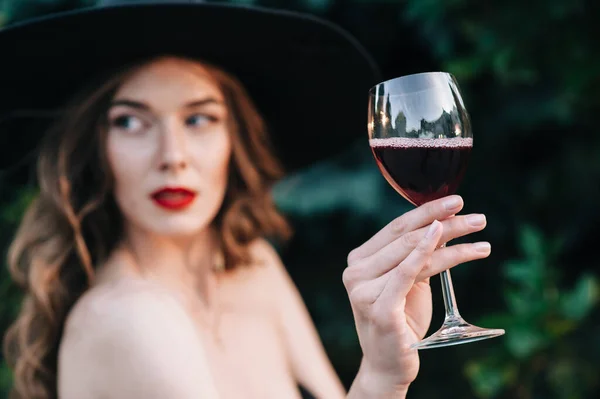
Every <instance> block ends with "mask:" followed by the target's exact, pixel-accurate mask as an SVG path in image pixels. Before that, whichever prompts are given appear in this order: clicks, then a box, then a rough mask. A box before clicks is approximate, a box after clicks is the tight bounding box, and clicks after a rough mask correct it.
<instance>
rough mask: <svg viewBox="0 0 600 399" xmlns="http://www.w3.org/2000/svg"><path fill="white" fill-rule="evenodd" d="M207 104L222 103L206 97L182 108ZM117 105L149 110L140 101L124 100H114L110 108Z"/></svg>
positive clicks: (146, 105)
mask: <svg viewBox="0 0 600 399" xmlns="http://www.w3.org/2000/svg"><path fill="white" fill-rule="evenodd" d="M209 104H218V105H223V101H221V100H219V99H217V98H215V97H207V98H203V99H200V100H194V101H190V102H188V103H186V104H185V105H184V107H185V108H193V107H200V106H204V105H209ZM118 105H125V106H128V107H131V108H137V109H141V110H145V111H148V110H150V107H149V106H148V104H145V103H143V102H140V101H135V100H129V99H126V98H123V99H119V100H115V101H113V102H111V103H110V106H111V107H115V106H118Z"/></svg>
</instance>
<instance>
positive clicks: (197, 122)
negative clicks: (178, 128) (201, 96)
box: [185, 114, 218, 127]
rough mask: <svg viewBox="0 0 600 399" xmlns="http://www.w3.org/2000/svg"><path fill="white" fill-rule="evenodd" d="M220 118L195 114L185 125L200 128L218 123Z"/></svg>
mask: <svg viewBox="0 0 600 399" xmlns="http://www.w3.org/2000/svg"><path fill="white" fill-rule="evenodd" d="M217 121H218V118H217V117H215V116H211V115H205V114H195V115H192V116H190V117H188V118H187V119H186V120H185V124H186V125H188V126H192V127H200V126H205V125H209V124H211V123H214V122H217Z"/></svg>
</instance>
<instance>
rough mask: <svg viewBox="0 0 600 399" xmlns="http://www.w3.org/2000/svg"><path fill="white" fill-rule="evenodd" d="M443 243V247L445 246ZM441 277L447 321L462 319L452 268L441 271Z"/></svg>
mask: <svg viewBox="0 0 600 399" xmlns="http://www.w3.org/2000/svg"><path fill="white" fill-rule="evenodd" d="M445 246H446V244H443V245H442V246H441V248H443V247H445ZM440 279H441V283H442V295H443V297H444V306H445V308H446V319H445V322H446V323H448V322H450V323H451V322H453V321H457V320H460V319H461V316H460V313H459V312H458V306H457V305H456V297H455V296H454V288H453V287H452V277H450V270H445V271H443V272H442V273H440Z"/></svg>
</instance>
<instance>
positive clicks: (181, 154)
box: [158, 124, 188, 172]
mask: <svg viewBox="0 0 600 399" xmlns="http://www.w3.org/2000/svg"><path fill="white" fill-rule="evenodd" d="M160 136H161V139H160V149H159V160H158V168H159V170H160V171H164V172H166V171H178V170H184V169H186V168H187V167H188V159H187V151H186V145H185V134H184V132H183V131H181V129H179V128H178V127H177V126H176V125H175V124H170V125H164V126H163V128H162V131H161V135H160Z"/></svg>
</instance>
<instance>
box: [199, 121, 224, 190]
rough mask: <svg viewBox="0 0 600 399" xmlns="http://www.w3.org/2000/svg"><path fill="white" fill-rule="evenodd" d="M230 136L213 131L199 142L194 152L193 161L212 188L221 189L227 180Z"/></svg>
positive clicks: (222, 132)
mask: <svg viewBox="0 0 600 399" xmlns="http://www.w3.org/2000/svg"><path fill="white" fill-rule="evenodd" d="M231 144H232V143H231V138H230V136H229V134H228V133H227V132H225V131H219V132H215V134H213V135H211V137H210V138H206V140H203V142H199V143H198V145H197V147H196V151H194V153H195V154H196V156H195V158H196V159H195V163H196V165H197V167H198V170H199V171H200V173H201V175H203V176H204V180H205V182H206V183H209V184H211V185H212V186H213V187H212V189H216V190H217V191H222V190H223V189H224V187H225V186H226V185H227V182H228V166H229V160H230V159H231V150H232V149H231Z"/></svg>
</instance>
